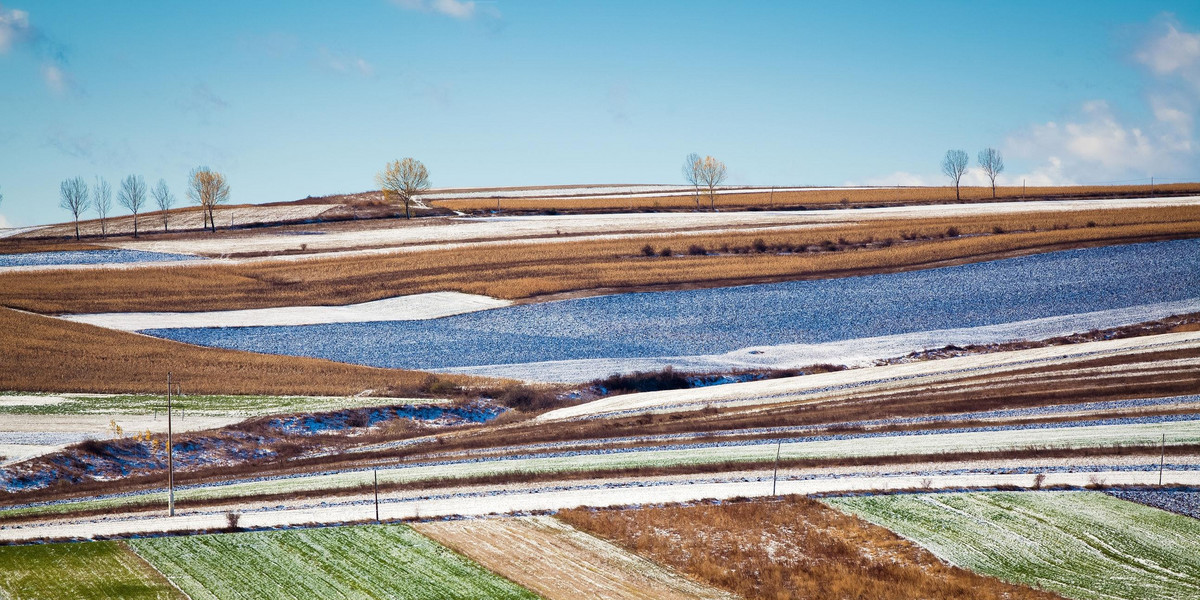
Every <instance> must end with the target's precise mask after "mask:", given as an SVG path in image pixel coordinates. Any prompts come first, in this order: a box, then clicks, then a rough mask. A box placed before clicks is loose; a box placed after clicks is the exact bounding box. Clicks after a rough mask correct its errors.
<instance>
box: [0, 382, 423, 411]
mask: <svg viewBox="0 0 1200 600" xmlns="http://www.w3.org/2000/svg"><path fill="white" fill-rule="evenodd" d="M165 385H166V384H165V383H164V386H165ZM9 395H13V394H12V393H0V400H2V399H3V398H4V396H9ZM21 395H25V394H21ZM38 395H41V394H35V395H34V396H35V397H36V396H38ZM46 395H49V394H46ZM62 397H64V398H65V401H63V402H56V403H51V404H11V405H0V415H108V414H119V415H141V414H153V413H155V412H162V411H164V410H165V408H166V406H167V397H166V396H165V395H157V394H117V395H112V396H99V395H87V396H76V395H70V394H65V395H63V396H62ZM432 401H434V402H436V400H432ZM420 402H421V403H422V404H427V403H429V402H431V400H430V399H422V400H421V401H420ZM172 403H173V404H174V406H175V409H176V410H181V411H186V413H187V414H189V415H191V414H196V415H207V416H244V417H252V416H260V415H271V414H278V413H299V412H318V411H332V410H343V409H350V408H360V407H367V406H380V405H383V404H394V403H395V400H394V399H391V398H378V397H373V396H263V395H250V396H237V395H186V396H174V397H173V398H172Z"/></svg>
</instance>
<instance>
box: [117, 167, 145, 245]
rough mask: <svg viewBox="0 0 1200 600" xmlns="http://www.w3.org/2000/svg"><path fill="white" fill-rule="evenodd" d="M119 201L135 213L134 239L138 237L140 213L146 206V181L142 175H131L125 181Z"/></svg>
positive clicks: (122, 182) (119, 192)
mask: <svg viewBox="0 0 1200 600" xmlns="http://www.w3.org/2000/svg"><path fill="white" fill-rule="evenodd" d="M117 201H118V202H120V203H121V206H124V207H125V208H128V209H129V212H131V213H133V237H137V234H138V232H137V218H138V213H140V212H142V207H143V206H145V205H146V180H145V179H142V176H141V175H130V176H129V177H126V178H125V179H123V180H122V181H121V189H120V191H118V192H117Z"/></svg>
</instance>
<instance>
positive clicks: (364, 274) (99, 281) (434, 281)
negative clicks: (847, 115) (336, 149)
mask: <svg viewBox="0 0 1200 600" xmlns="http://www.w3.org/2000/svg"><path fill="white" fill-rule="evenodd" d="M1089 222H1093V223H1095V224H1096V225H1097V226H1095V227H1088V226H1087V223H1089ZM997 227H999V228H1000V230H1003V231H1011V230H1013V229H1014V228H1020V229H1033V228H1035V227H1036V228H1037V231H1026V232H1024V233H1002V234H997V233H993V232H994V231H995V230H996V228H997ZM1053 227H1060V228H1059V229H1053ZM951 228H955V229H957V236H955V235H950V233H951V232H950V230H951ZM1196 235H1200V207H1183V208H1165V209H1155V210H1151V209H1128V210H1114V211H1090V212H1081V213H1066V214H1064V213H1056V214H1052V215H1046V214H1026V215H1004V216H997V217H995V218H990V217H974V218H961V219H945V218H938V219H924V220H916V221H914V220H904V221H896V222H892V221H886V222H885V221H881V222H873V223H867V224H858V225H839V226H833V227H828V228H818V229H801V230H790V231H783V232H777V233H764V232H757V233H752V234H745V233H730V234H711V233H710V234H690V235H683V234H681V235H676V236H665V237H664V236H661V235H653V236H646V237H644V238H636V237H634V238H628V239H618V240H603V241H575V242H570V241H568V242H553V243H552V242H546V243H529V244H512V245H506V246H505V247H504V249H503V251H497V249H496V248H495V247H479V248H463V249H459V250H457V251H455V252H443V251H427V252H413V253H400V254H390V255H382V256H374V255H372V256H341V257H331V258H313V259H311V260H305V261H300V262H292V261H285V262H266V263H253V264H239V265H227V264H226V265H196V266H188V267H181V266H174V267H162V268H152V269H116V270H107V269H101V270H87V271H76V272H69V273H67V274H64V273H62V272H50V271H34V272H13V273H5V274H0V305H3V306H9V307H13V308H21V309H25V310H32V311H35V312H40V313H60V312H71V313H81V312H125V311H139V310H150V311H191V310H196V309H198V308H202V309H204V310H222V309H241V308H264V307H271V306H287V305H313V304H346V303H353V302H365V301H369V300H377V299H380V298H384V297H390V296H396V295H403V294H415V293H422V292H432V291H460V292H466V293H473V294H483V295H488V296H493V297H498V298H508V299H522V298H532V297H537V296H542V295H547V294H555V293H562V292H571V291H578V290H622V289H654V288H663V287H667V288H669V287H681V286H722V285H731V284H735V283H749V282H756V281H757V282H762V281H778V280H791V279H805V278H827V277H836V276H845V275H857V274H864V273H871V272H883V271H894V270H903V269H911V268H924V267H929V266H940V265H946V264H957V263H962V262H970V261H977V260H986V259H991V258H998V257H1002V256H1006V255H1010V254H1012V253H1032V252H1044V251H1050V250H1056V249H1062V248H1068V247H1076V246H1079V245H1104V244H1114V243H1125V242H1133V241H1143V240H1154V239H1167V238H1180V237H1191V236H1196ZM939 236H940V237H939ZM904 237H908V238H911V239H909V240H907V241H905V240H904V239H902V238H904ZM758 238H762V242H763V245H764V246H765V249H766V250H770V249H771V248H772V247H773V246H774V247H783V246H785V245H786V246H787V247H790V248H792V250H791V251H789V252H782V253H779V252H773V251H764V252H750V253H735V252H733V249H734V248H736V247H740V246H746V247H748V248H750V247H754V246H756V245H757V244H755V243H754V242H755V241H757V239H758ZM889 239H891V240H892V242H891V243H890V244H889V243H888V240H889ZM647 242H652V243H653V244H655V245H656V247H657V250H656V253H661V251H662V248H663V247H665V246H670V247H672V248H674V249H675V251H674V252H675V253H676V254H677V253H678V252H683V251H685V250H686V249H687V248H689V247H691V246H693V245H695V246H697V247H700V248H701V249H702V250H704V251H705V252H709V251H712V250H714V249H715V250H716V251H717V252H718V254H696V255H682V256H680V255H672V256H666V257H663V256H657V255H656V256H653V257H648V256H645V255H644V254H643V247H644V246H645V245H646V244H647ZM825 242H829V243H830V244H832V246H829V245H826V244H825ZM843 242H844V243H843ZM723 247H728V248H729V250H730V252H729V253H721V252H720V250H721V248H723ZM798 247H803V248H804V250H803V251H800V252H796V251H795V250H796V248H798Z"/></svg>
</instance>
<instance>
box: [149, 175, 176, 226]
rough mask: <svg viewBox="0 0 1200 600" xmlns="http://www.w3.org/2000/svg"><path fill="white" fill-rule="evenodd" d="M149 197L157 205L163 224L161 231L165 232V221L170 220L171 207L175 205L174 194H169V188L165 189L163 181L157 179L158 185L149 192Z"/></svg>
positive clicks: (165, 185) (165, 183) (165, 184)
mask: <svg viewBox="0 0 1200 600" xmlns="http://www.w3.org/2000/svg"><path fill="white" fill-rule="evenodd" d="M150 195H151V196H152V197H154V203H155V204H156V205H158V210H159V211H161V213H162V214H161V215H160V216H161V217H162V222H163V231H166V230H167V221H169V220H170V219H171V214H170V210H171V206H172V205H174V204H175V194H172V193H171V188H168V187H167V182H166V180H165V179H159V180H158V184H157V185H155V186H154V189H152V190H150Z"/></svg>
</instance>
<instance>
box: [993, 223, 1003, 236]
mask: <svg viewBox="0 0 1200 600" xmlns="http://www.w3.org/2000/svg"><path fill="white" fill-rule="evenodd" d="M992 233H994V234H996V235H999V234H1001V233H1004V228H1003V227H1001V226H999V225H996V226H995V227H992Z"/></svg>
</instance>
